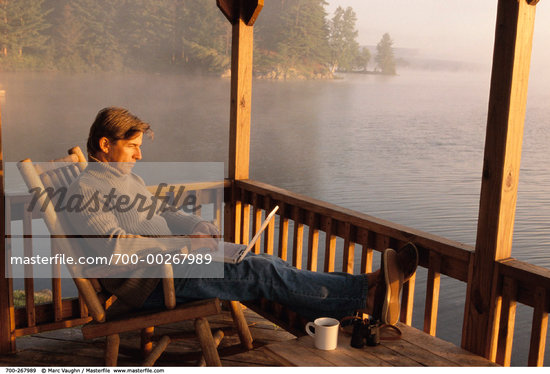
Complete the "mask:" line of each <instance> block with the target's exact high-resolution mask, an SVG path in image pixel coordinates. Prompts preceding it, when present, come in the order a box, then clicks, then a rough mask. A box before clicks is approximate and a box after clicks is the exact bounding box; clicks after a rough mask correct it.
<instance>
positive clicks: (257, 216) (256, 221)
mask: <svg viewBox="0 0 550 374" xmlns="http://www.w3.org/2000/svg"><path fill="white" fill-rule="evenodd" d="M252 206H253V209H254V212H253V220H252V232H253V233H254V235H256V233H257V232H258V230H259V229H260V226H261V225H262V208H261V207H260V206H259V204H258V194H257V193H253V194H252ZM260 244H261V240H258V241H257V242H256V244H255V245H254V253H256V254H258V253H260Z"/></svg>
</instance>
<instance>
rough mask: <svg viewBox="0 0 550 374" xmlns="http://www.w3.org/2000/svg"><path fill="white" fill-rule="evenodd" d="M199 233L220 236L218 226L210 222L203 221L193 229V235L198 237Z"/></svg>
mask: <svg viewBox="0 0 550 374" xmlns="http://www.w3.org/2000/svg"><path fill="white" fill-rule="evenodd" d="M198 232H201V233H203V234H206V235H214V236H219V235H220V232H219V230H218V228H217V227H216V225H214V224H213V223H211V222H208V221H202V222H199V223H197V224H196V225H195V227H194V229H193V235H197V233H198Z"/></svg>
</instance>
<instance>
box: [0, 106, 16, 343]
mask: <svg viewBox="0 0 550 374" xmlns="http://www.w3.org/2000/svg"><path fill="white" fill-rule="evenodd" d="M5 203H6V195H5V191H4V157H3V152H2V115H1V111H0V217H2V218H1V219H0V234H1V238H0V242H1V243H0V252H1V253H0V271H1V272H2V277H0V353H2V354H3V353H13V352H15V335H14V331H15V322H14V318H13V316H14V310H13V295H12V293H13V289H12V280H11V278H10V277H9V274H6V260H7V258H6V254H7V252H6V251H7V250H9V248H7V247H6V223H5V217H6V205H5ZM10 216H11V214H10Z"/></svg>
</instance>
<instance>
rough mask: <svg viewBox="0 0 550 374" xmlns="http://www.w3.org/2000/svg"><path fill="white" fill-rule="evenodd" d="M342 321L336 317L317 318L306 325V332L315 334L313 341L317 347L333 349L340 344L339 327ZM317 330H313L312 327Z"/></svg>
mask: <svg viewBox="0 0 550 374" xmlns="http://www.w3.org/2000/svg"><path fill="white" fill-rule="evenodd" d="M339 325H340V322H338V320H337V319H334V318H328V317H323V318H317V319H316V320H315V321H313V322H308V323H307V325H306V332H307V333H308V334H309V335H311V336H313V343H314V345H315V348H318V349H324V350H327V351H328V350H332V349H335V348H336V345H337V344H338V327H339ZM312 327H313V329H314V330H315V332H313V331H311V328H312Z"/></svg>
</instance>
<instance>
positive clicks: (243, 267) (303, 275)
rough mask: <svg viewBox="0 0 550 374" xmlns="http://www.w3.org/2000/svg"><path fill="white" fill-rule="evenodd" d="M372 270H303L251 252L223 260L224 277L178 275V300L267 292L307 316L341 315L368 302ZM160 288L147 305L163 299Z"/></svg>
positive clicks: (265, 295) (254, 296) (241, 297)
mask: <svg viewBox="0 0 550 374" xmlns="http://www.w3.org/2000/svg"><path fill="white" fill-rule="evenodd" d="M368 283H369V275H368V274H360V275H351V274H347V273H323V272H312V271H308V270H300V269H297V268H295V267H293V266H291V265H289V264H288V263H287V262H285V261H283V260H282V259H280V258H278V257H274V256H270V255H266V254H260V255H255V254H249V255H248V256H247V257H245V259H244V260H243V261H242V262H240V263H238V264H224V278H190V279H174V284H175V288H176V301H177V302H178V303H181V302H187V301H190V300H195V299H206V298H212V297H217V298H220V299H222V300H236V301H248V300H256V299H260V298H262V297H263V298H266V299H268V300H271V301H275V302H278V303H280V304H282V305H285V306H287V307H289V308H290V309H291V310H293V311H295V312H296V313H298V314H299V315H301V316H302V317H304V318H308V319H314V318H317V317H320V316H324V317H335V318H342V317H344V316H347V315H353V314H354V312H355V311H356V310H357V309H361V308H365V307H366V301H367V290H368ZM161 295H162V293H161V292H159V290H158V289H157V290H155V292H154V293H153V294H152V295H151V296H150V297H149V298H148V300H147V301H146V304H145V307H148V306H156V305H155V304H159V305H160V304H161V303H162V297H161Z"/></svg>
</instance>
